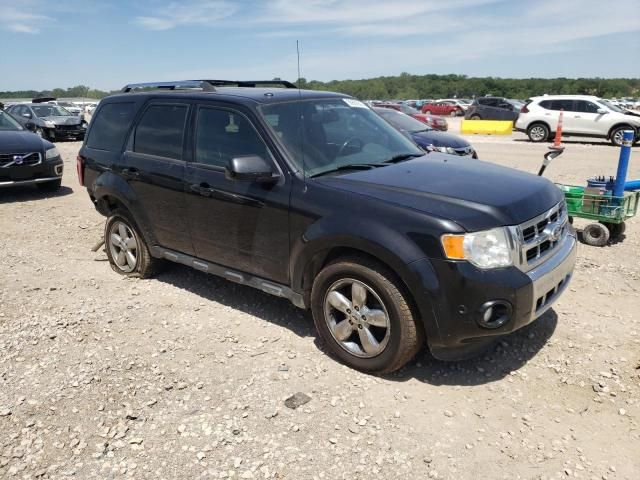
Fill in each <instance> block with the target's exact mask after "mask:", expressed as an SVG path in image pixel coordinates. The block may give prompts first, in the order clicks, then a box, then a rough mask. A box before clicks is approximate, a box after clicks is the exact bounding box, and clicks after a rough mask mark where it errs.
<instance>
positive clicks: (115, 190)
mask: <svg viewBox="0 0 640 480" xmlns="http://www.w3.org/2000/svg"><path fill="white" fill-rule="evenodd" d="M89 190H90V191H92V192H93V196H94V197H95V200H96V207H97V208H98V211H99V212H100V213H102V214H103V215H105V216H108V214H109V212H108V211H104V210H103V209H104V207H103V206H101V202H100V200H102V199H104V198H105V197H107V196H109V197H112V198H115V199H117V200H118V202H120V203H122V204H123V205H124V206H125V208H126V209H127V210H128V211H129V212H130V213H131V215H133V218H134V220H135V221H136V223H137V225H138V228H139V229H140V232H141V233H142V236H143V237H144V239H145V241H146V242H147V245H155V244H156V243H157V242H156V238H155V235H154V234H153V230H152V229H151V228H150V227H149V226H150V225H151V223H150V222H149V218H148V217H147V214H146V213H145V211H144V210H143V209H141V208H140V202H138V198H137V196H136V193H135V191H134V190H133V189H132V188H131V186H130V185H129V184H128V183H127V182H126V180H124V179H123V178H122V177H120V176H119V175H116V174H114V173H113V172H110V171H105V172H103V173H101V174H100V175H98V176H97V177H96V179H95V181H94V182H93V184H92V185H91V188H90V189H89Z"/></svg>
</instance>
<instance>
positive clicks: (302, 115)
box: [296, 40, 307, 191]
mask: <svg viewBox="0 0 640 480" xmlns="http://www.w3.org/2000/svg"><path fill="white" fill-rule="evenodd" d="M296 55H297V57H298V81H297V82H296V84H297V85H298V99H299V103H298V105H299V106H300V116H299V118H300V127H301V128H300V152H301V154H302V179H303V181H304V190H305V191H306V190H307V169H306V168H305V164H304V137H305V132H304V131H305V121H304V113H303V109H302V90H300V79H301V78H302V77H301V76H300V41H299V40H296Z"/></svg>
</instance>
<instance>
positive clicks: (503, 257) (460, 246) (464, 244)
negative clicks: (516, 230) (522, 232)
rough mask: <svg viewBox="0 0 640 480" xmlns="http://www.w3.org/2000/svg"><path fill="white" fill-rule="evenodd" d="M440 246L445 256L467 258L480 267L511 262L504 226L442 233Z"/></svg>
mask: <svg viewBox="0 0 640 480" xmlns="http://www.w3.org/2000/svg"><path fill="white" fill-rule="evenodd" d="M442 247H443V248H444V253H445V255H446V256H447V258H450V259H452V260H467V261H468V262H470V263H472V264H473V265H475V266H476V267H478V268H481V269H489V268H502V267H508V266H510V265H512V264H513V259H512V256H511V247H510V242H509V233H508V231H507V229H506V228H494V229H492V230H486V231H484V232H473V233H465V234H463V235H453V234H447V235H443V236H442Z"/></svg>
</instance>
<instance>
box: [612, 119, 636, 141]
mask: <svg viewBox="0 0 640 480" xmlns="http://www.w3.org/2000/svg"><path fill="white" fill-rule="evenodd" d="M620 127H627V128H628V129H629V130H633V132H634V136H637V135H638V128H637V127H634V126H633V125H631V124H630V123H626V122H618V123H616V124H614V125H613V126H612V127H611V128H610V129H609V131H608V132H607V139H608V140H610V139H611V135H612V134H613V132H614V131H615V130H617V129H618V128H620Z"/></svg>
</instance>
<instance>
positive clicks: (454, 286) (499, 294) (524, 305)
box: [425, 232, 577, 360]
mask: <svg viewBox="0 0 640 480" xmlns="http://www.w3.org/2000/svg"><path fill="white" fill-rule="evenodd" d="M576 250H577V241H576V237H575V234H574V233H573V232H570V233H569V234H568V235H567V236H566V237H565V240H564V241H563V243H562V245H561V246H559V248H558V249H557V250H556V251H555V252H554V254H553V255H552V256H550V257H549V258H548V259H547V260H546V261H545V262H544V263H542V264H540V265H539V266H537V267H536V268H535V269H533V270H530V271H529V272H526V273H524V272H522V271H521V270H519V269H518V268H516V267H509V268H503V269H496V270H486V271H482V270H479V269H477V268H475V267H473V266H472V265H471V264H469V263H467V262H454V261H448V260H431V264H432V266H433V269H434V270H435V273H436V276H437V278H438V280H439V285H438V289H437V291H436V292H433V290H431V304H432V309H433V316H434V317H435V318H434V320H435V322H434V323H435V328H434V326H427V325H425V330H426V331H427V339H428V343H429V349H430V350H431V353H432V354H433V355H434V356H435V357H436V358H439V359H441V360H461V359H464V358H469V357H471V356H475V355H477V354H478V353H479V352H481V351H482V350H484V349H486V348H487V347H488V346H489V345H491V344H492V343H493V342H494V341H495V340H496V339H498V338H500V337H502V336H504V335H507V334H509V333H511V332H514V331H515V330H518V329H520V328H522V327H524V326H525V325H528V324H530V323H531V322H533V321H534V320H536V319H537V318H539V317H540V316H542V315H543V314H544V313H545V312H546V311H547V310H548V309H549V308H551V306H552V305H553V304H554V303H555V301H556V300H557V299H558V298H559V297H560V295H561V294H562V293H563V292H564V290H565V289H566V288H567V286H568V285H569V282H570V281H571V278H572V275H573V269H574V265H575V260H576ZM425 293H426V292H425ZM493 302H498V303H500V304H503V305H506V306H507V307H508V312H509V313H508V320H507V321H506V322H504V323H503V324H500V325H499V326H497V327H495V328H493V327H491V328H490V327H487V326H485V325H483V324H482V319H483V313H484V312H485V311H486V310H485V309H486V306H487V305H489V304H491V303H493Z"/></svg>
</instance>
